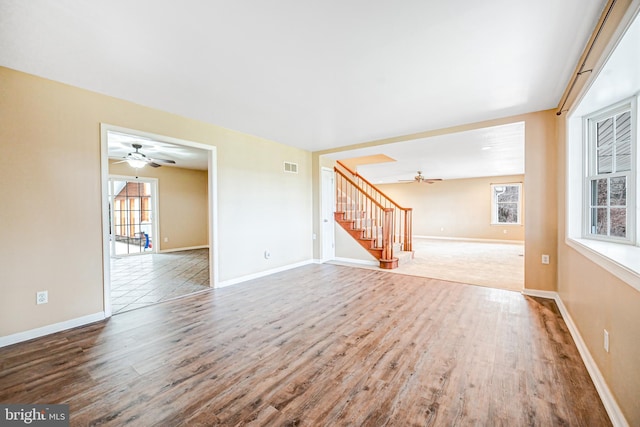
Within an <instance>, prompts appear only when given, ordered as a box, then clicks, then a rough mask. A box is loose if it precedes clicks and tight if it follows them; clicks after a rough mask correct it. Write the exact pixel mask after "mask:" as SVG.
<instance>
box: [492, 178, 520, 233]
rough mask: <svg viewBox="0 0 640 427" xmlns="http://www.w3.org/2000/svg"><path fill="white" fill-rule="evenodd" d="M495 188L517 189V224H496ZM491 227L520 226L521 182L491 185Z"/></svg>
mask: <svg viewBox="0 0 640 427" xmlns="http://www.w3.org/2000/svg"><path fill="white" fill-rule="evenodd" d="M497 186H503V187H506V186H515V187H518V222H498V210H497V209H496V207H497V204H496V196H495V191H494V190H493V189H494V188H495V187H497ZM491 225H499V226H501V227H502V226H507V227H508V226H510V225H522V183H521V182H497V183H495V184H491Z"/></svg>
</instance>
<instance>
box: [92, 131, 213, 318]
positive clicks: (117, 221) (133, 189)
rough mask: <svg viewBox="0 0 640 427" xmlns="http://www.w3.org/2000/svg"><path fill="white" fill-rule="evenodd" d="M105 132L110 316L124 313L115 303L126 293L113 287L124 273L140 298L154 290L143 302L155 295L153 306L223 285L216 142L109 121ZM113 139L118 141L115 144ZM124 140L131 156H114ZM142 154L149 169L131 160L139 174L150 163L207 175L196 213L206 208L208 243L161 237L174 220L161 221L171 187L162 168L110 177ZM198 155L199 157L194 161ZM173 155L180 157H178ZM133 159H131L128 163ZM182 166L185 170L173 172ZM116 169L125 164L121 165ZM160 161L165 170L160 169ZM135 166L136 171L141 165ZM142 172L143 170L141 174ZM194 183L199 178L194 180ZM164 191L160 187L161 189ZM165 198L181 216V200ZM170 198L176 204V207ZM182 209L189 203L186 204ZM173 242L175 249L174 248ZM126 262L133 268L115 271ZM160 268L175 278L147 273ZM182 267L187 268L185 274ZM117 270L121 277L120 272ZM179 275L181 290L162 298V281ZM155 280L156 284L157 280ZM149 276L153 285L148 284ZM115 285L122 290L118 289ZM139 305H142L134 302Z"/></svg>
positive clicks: (103, 159)
mask: <svg viewBox="0 0 640 427" xmlns="http://www.w3.org/2000/svg"><path fill="white" fill-rule="evenodd" d="M100 130H101V170H102V212H103V214H102V228H103V233H102V235H103V272H104V275H103V289H104V299H103V302H104V304H103V307H104V315H105V317H110V316H111V315H112V314H113V313H114V312H117V311H121V310H122V307H121V304H117V305H115V306H114V301H113V299H114V298H115V297H117V294H118V290H116V289H112V284H115V285H118V286H119V285H121V283H120V281H119V279H120V277H118V276H126V278H127V280H129V279H132V280H129V282H130V283H129V284H131V285H136V286H138V289H135V290H133V291H131V290H128V289H127V290H126V292H128V294H129V295H131V296H136V295H134V294H135V293H137V294H140V295H141V294H142V293H143V292H146V294H145V295H141V296H142V297H148V298H137V300H136V301H135V304H142V303H143V302H146V301H143V300H149V303H154V302H158V301H161V300H166V298H165V297H166V296H168V297H169V298H173V297H178V296H181V295H183V294H187V293H189V289H191V288H194V289H196V288H204V289H205V290H206V288H211V287H216V286H217V284H218V277H219V274H218V268H217V264H218V262H217V260H218V251H217V248H218V243H217V235H218V233H217V230H218V229H217V191H216V189H217V150H216V147H214V146H210V145H207V144H202V143H198V142H194V141H187V140H181V139H176V138H172V137H167V136H162V135H157V134H151V133H148V132H142V131H138V130H134V129H127V128H122V127H119V126H113V125H108V124H101V126H100ZM113 135H119V136H120V139H119V140H118V139H117V138H115V139H114V137H113ZM110 136H111V137H110ZM110 138H111V139H113V140H114V141H116V143H112V144H111V146H110ZM123 138H124V139H123ZM127 138H128V139H127ZM118 144H119V145H120V149H124V150H125V153H130V154H125V155H124V156H123V154H116V155H114V154H113V152H112V146H113V145H118ZM123 146H124V148H123ZM167 150H170V155H169V156H166V155H162V151H167ZM138 151H139V153H138ZM138 154H140V155H141V154H145V155H146V156H143V157H147V159H146V161H147V164H146V165H145V166H134V165H132V164H129V166H131V167H132V168H135V169H136V172H135V173H136V175H138V174H139V173H138V169H139V168H142V169H140V170H146V169H144V168H147V169H149V168H151V169H149V171H156V172H157V171H161V172H162V173H163V174H164V173H165V172H167V173H168V172H171V173H173V174H176V173H180V174H185V173H188V172H194V171H196V172H198V173H200V174H201V176H202V178H201V181H199V182H201V184H200V186H201V187H200V188H201V189H202V190H199V191H201V192H200V194H202V196H200V198H199V200H200V202H199V205H198V208H197V209H196V210H195V211H194V212H199V213H200V215H201V221H202V226H201V227H200V229H201V230H203V232H202V233H200V234H199V235H200V237H199V238H198V240H199V241H200V242H199V243H197V245H193V246H190V245H188V244H180V243H177V245H176V243H175V240H179V239H175V237H176V236H177V235H176V234H175V233H174V234H173V235H172V236H173V238H172V239H171V242H170V243H168V244H167V242H169V238H168V237H165V236H166V234H165V235H164V236H161V235H160V233H159V231H162V230H165V227H166V226H167V221H168V220H167V219H166V217H167V216H168V214H167V213H166V212H165V215H164V216H163V217H164V218H165V223H164V225H162V224H161V221H162V218H161V217H160V216H161V215H162V214H163V213H162V212H161V208H162V206H163V205H160V204H159V203H158V198H159V196H160V192H161V191H164V190H162V188H166V187H164V186H163V182H164V181H166V179H165V178H163V177H161V176H160V175H158V174H157V173H150V175H149V176H147V177H144V176H135V177H130V176H126V175H128V172H127V171H124V170H122V171H121V172H114V173H116V174H119V175H111V176H110V173H109V172H110V168H111V167H112V166H111V165H112V164H113V165H116V164H117V163H124V162H123V160H124V161H127V160H128V158H129V157H136V160H137V159H138V158H137V157H138ZM195 154H197V156H196V155H195ZM110 156H111V158H112V160H111V161H110V160H109V159H110ZM125 156H126V157H125ZM195 157H197V159H195V160H194V158H195ZM171 159H175V160H177V161H176V162H174V161H172V160H171ZM198 159H199V160H198ZM196 160H197V161H198V162H199V163H198V165H196V166H188V165H191V164H192V163H189V162H193V161H196ZM127 163H129V162H128V161H127ZM174 165H175V167H176V168H178V169H173V167H174ZM116 166H122V165H121V164H118V165H116ZM160 166H162V168H160V169H158V168H159V167H160ZM131 170H132V171H133V169H131ZM139 175H143V174H142V173H140V174H139ZM151 177H155V178H151ZM110 178H111V179H110ZM158 179H162V182H158ZM154 181H155V182H154ZM188 181H189V182H191V180H188ZM159 188H160V191H159V190H158V189H159ZM165 196H166V195H165ZM165 196H163V200H165V199H167V200H165V201H164V202H163V203H164V206H165V207H166V206H168V208H169V209H172V211H171V212H170V213H172V214H173V213H174V212H175V210H173V208H174V207H175V206H174V205H175V203H174V205H172V204H171V201H170V200H169V199H171V197H169V196H166V197H165ZM167 201H169V203H168V204H167ZM178 206H183V205H181V204H180V205H178ZM189 208H190V206H189V205H187V206H186V207H183V209H189ZM165 210H166V209H165ZM174 216H175V215H174ZM169 224H170V225H175V224H172V223H171V221H169ZM175 229H176V228H175V227H174V230H175ZM177 229H178V230H180V229H181V228H180V227H179V226H178V227H177ZM164 233H166V230H165V231H163V234H164ZM163 244H164V246H165V247H164V248H163ZM172 244H173V246H171V245H172ZM129 255H139V256H129ZM123 260H124V261H126V264H127V265H126V266H124V268H118V269H117V270H114V269H113V268H114V267H113V262H114V261H118V262H120V261H123ZM124 261H123V262H124ZM136 263H147V264H149V265H146V264H145V265H137V264H136ZM130 264H136V265H130ZM156 267H161V268H162V269H163V272H161V274H162V277H166V278H171V279H172V280H167V281H164V282H163V281H162V280H159V279H158V275H155V274H143V273H147V272H148V269H149V268H154V269H155V268H156ZM180 268H183V269H184V270H183V271H179V269H180ZM127 269H129V270H127ZM126 271H133V272H135V273H136V274H138V273H139V274H141V275H142V277H137V278H133V277H132V274H130V273H127V272H126ZM114 275H116V276H115V277H114ZM186 276H189V277H186ZM176 277H179V279H180V280H182V279H184V280H182V282H181V283H180V284H179V285H180V287H181V289H180V290H179V291H180V292H181V294H169V293H166V292H165V291H166V290H167V289H160V290H161V291H162V295H161V296H160V297H161V298H162V299H160V300H159V299H157V297H158V295H155V294H159V293H160V292H159V289H156V288H158V286H160V285H166V284H167V283H168V282H171V283H172V284H173V283H175V282H176V280H173V279H175V278H176ZM114 280H115V282H114ZM150 280H152V281H153V282H152V283H150V282H149V281H150ZM143 281H145V283H142V282H143ZM134 282H135V283H134ZM192 285H193V286H192ZM151 286H154V288H153V289H150V287H151ZM112 290H113V291H114V292H113V293H112ZM119 292H121V293H122V292H125V289H123V288H121V289H120V291H119ZM152 293H154V295H152ZM152 296H153V297H154V298H155V300H154V301H150V300H151V299H152V298H151V297H152ZM147 305H148V304H147ZM131 308H137V307H133V306H132V307H131Z"/></svg>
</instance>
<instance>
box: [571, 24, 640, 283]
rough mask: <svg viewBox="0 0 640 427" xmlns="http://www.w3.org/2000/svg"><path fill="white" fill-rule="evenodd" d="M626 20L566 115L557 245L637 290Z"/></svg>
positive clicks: (632, 86)
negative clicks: (561, 236)
mask: <svg viewBox="0 0 640 427" xmlns="http://www.w3.org/2000/svg"><path fill="white" fill-rule="evenodd" d="M626 19H629V20H632V19H635V20H634V21H633V22H631V21H628V22H629V25H630V26H629V27H628V28H627V30H626V32H625V34H624V35H623V36H622V38H621V39H619V40H618V43H615V44H612V46H614V47H613V50H612V51H611V52H610V54H609V55H608V58H607V60H606V63H604V64H603V66H602V67H601V68H600V69H597V70H594V71H593V72H592V73H591V75H592V76H594V79H593V81H592V82H590V83H589V84H588V85H587V87H585V91H584V93H582V94H581V95H580V97H579V98H580V99H579V102H578V103H577V104H576V105H574V106H572V107H570V111H569V112H568V115H567V121H566V132H567V133H566V135H567V144H566V147H565V149H566V151H565V153H566V171H567V173H566V177H565V185H566V187H565V188H566V192H565V201H566V212H565V218H566V220H565V232H566V235H565V237H566V238H565V243H566V244H567V245H568V246H570V247H571V248H572V249H574V250H575V251H577V252H578V253H580V254H581V255H582V256H583V257H585V258H587V259H589V260H590V261H592V262H593V263H595V264H596V265H598V266H599V267H601V268H603V269H604V270H606V271H608V272H609V273H611V274H613V275H615V276H616V277H618V278H619V279H620V280H622V281H624V282H626V283H627V284H629V285H631V286H633V287H634V288H635V289H637V290H639V291H640V232H639V231H638V226H637V225H638V224H640V209H639V208H640V206H639V204H638V201H639V200H640V177H639V176H638V173H637V172H638V165H640V154H639V153H638V149H637V148H638V143H637V138H638V132H639V129H638V126H637V123H638V109H637V97H638V94H639V93H640V79H638V78H637V77H638V69H637V67H636V66H635V64H637V62H638V60H639V59H640V51H639V50H638V43H639V42H640V19H637V18H635V14H628V15H627V18H626ZM624 26H626V24H625V25H622V26H621V28H622V27H624Z"/></svg>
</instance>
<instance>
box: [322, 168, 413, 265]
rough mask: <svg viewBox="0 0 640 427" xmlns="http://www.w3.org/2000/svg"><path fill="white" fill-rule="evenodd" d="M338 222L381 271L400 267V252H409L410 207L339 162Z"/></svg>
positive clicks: (336, 218)
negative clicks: (394, 199) (404, 206)
mask: <svg viewBox="0 0 640 427" xmlns="http://www.w3.org/2000/svg"><path fill="white" fill-rule="evenodd" d="M337 163H338V166H336V167H334V171H335V173H336V198H335V200H336V210H335V213H334V218H335V221H336V222H337V223H338V224H340V226H341V227H342V228H343V229H344V230H345V231H347V233H349V235H351V237H353V238H354V239H355V240H356V241H357V242H358V243H359V244H360V245H361V246H362V247H363V248H364V249H365V250H367V252H369V253H370V254H371V255H372V256H373V257H374V258H376V259H377V260H379V262H380V268H384V269H393V268H397V267H398V257H397V256H394V252H395V251H397V250H398V249H400V250H402V251H404V252H410V254H411V258H413V251H412V247H411V221H412V218H411V214H412V210H411V208H403V207H401V206H400V205H398V204H397V203H395V202H394V201H393V200H391V199H390V198H389V197H387V196H386V195H385V194H384V193H382V192H381V191H380V190H379V189H378V188H377V187H375V186H374V185H373V184H371V183H370V182H368V181H367V180H366V179H364V178H363V177H361V176H360V175H358V173H357V172H354V171H351V170H350V169H349V168H347V167H346V166H345V165H343V164H342V163H340V162H339V161H338V162H337Z"/></svg>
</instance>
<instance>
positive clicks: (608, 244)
mask: <svg viewBox="0 0 640 427" xmlns="http://www.w3.org/2000/svg"><path fill="white" fill-rule="evenodd" d="M628 101H629V100H628V99H627V100H626V101H624V102H627V103H628ZM612 107H613V106H612ZM610 109H611V108H610ZM637 116H638V111H637V108H636V111H635V114H634V115H632V117H633V119H634V120H635V121H634V123H633V126H635V133H634V137H637V133H638V129H637V126H636V123H638V120H637ZM590 117H591V115H590ZM585 126H587V124H586V121H585V120H584V119H583V117H569V118H568V119H567V129H566V135H567V137H566V163H567V164H566V170H567V181H566V188H567V191H566V206H567V210H566V213H565V224H566V232H565V233H566V234H565V243H566V244H567V246H569V247H571V248H573V249H574V250H576V251H577V252H578V253H580V254H581V255H583V256H584V257H586V258H587V259H589V260H590V261H592V262H593V263H594V264H596V265H598V266H600V267H601V268H603V269H605V270H606V271H608V272H609V273H611V274H612V275H614V276H616V277H617V278H618V279H620V280H622V281H623V282H625V283H627V284H629V285H630V286H631V287H633V288H634V289H636V290H638V291H640V247H639V246H636V245H633V244H628V243H621V242H613V241H604V240H599V239H595V238H592V237H590V238H585V234H584V233H585V227H587V226H588V219H589V217H588V212H587V210H586V209H585V201H586V200H589V194H588V193H586V192H587V186H586V185H584V182H585V179H586V171H587V168H588V164H587V162H588V156H587V150H588V149H589V146H588V141H587V140H586V138H585V137H584V136H585V135H586V134H585V132H586V131H587V130H588V129H586V128H585ZM636 144H637V143H636ZM638 151H640V150H637V145H636V150H635V154H636V155H635V156H634V158H633V160H632V161H634V162H635V163H634V167H635V168H636V170H637V165H638V164H640V163H638V162H637V156H638ZM639 176H640V174H636V175H635V177H634V179H635V183H636V189H635V193H634V194H633V195H632V196H633V197H634V199H633V202H631V201H628V203H629V206H635V211H633V210H631V211H630V212H629V214H631V215H633V216H634V220H635V222H636V223H639V220H638V216H640V206H637V205H635V203H636V198H635V194H637V192H638V191H640V182H639V181H640V179H639ZM628 197H629V195H628ZM630 203H634V205H631V204H630ZM578 219H580V221H578ZM634 228H635V227H634ZM634 233H636V235H637V231H635V230H634ZM637 243H638V240H636V244H637Z"/></svg>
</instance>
